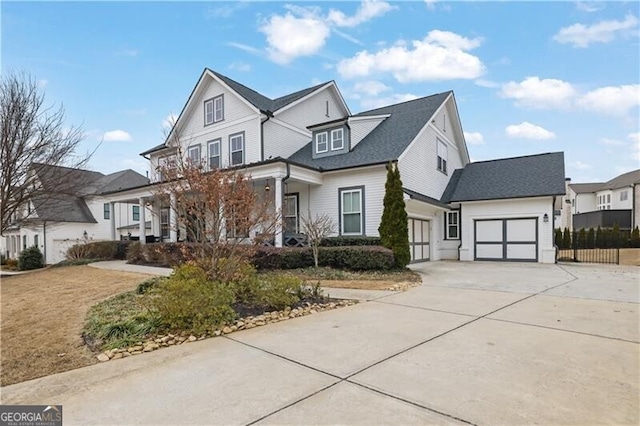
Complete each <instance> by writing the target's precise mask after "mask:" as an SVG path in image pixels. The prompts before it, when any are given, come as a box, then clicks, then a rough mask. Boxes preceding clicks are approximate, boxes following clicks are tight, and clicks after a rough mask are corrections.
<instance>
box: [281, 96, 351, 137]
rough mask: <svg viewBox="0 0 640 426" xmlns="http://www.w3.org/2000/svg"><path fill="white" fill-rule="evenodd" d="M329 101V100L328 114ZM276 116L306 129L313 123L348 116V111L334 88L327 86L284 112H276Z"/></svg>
mask: <svg viewBox="0 0 640 426" xmlns="http://www.w3.org/2000/svg"><path fill="white" fill-rule="evenodd" d="M327 102H329V114H328V115H327V114H326V112H327V105H326V104H327ZM275 117H276V118H278V120H282V121H284V122H286V123H289V124H291V125H293V126H295V127H297V128H299V129H306V128H307V126H311V125H312V124H319V123H323V122H326V121H332V120H337V119H339V118H343V117H346V112H345V111H344V110H343V107H342V103H341V102H340V101H339V99H338V97H337V96H336V95H335V94H334V92H333V90H332V89H331V88H327V89H324V90H322V91H321V92H318V93H316V94H314V95H313V96H311V97H310V98H308V99H306V100H304V101H303V102H300V103H299V104H296V105H294V106H293V107H291V108H289V109H287V110H285V111H283V112H282V113H277V112H276V114H275Z"/></svg>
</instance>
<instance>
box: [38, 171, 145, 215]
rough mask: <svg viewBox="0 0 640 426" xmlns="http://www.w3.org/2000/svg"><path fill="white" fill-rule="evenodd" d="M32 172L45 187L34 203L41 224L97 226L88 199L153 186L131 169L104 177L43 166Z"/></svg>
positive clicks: (90, 172) (97, 174)
mask: <svg viewBox="0 0 640 426" xmlns="http://www.w3.org/2000/svg"><path fill="white" fill-rule="evenodd" d="M32 168H33V170H34V171H35V172H36V174H37V176H38V178H39V180H40V183H41V184H42V191H38V193H36V194H35V195H34V196H33V197H32V199H31V201H32V202H33V205H34V207H35V210H36V213H37V215H38V220H40V221H50V222H81V223H95V222H96V219H95V218H94V217H93V215H92V214H91V211H90V210H89V207H87V204H86V202H85V200H84V197H86V196H91V195H100V194H103V193H106V192H113V191H118V190H124V189H128V188H133V187H136V186H142V185H147V184H148V183H149V179H147V178H146V177H144V176H142V175H141V174H139V173H137V172H134V171H133V170H130V169H128V170H122V171H119V172H115V173H111V174H108V175H104V174H102V173H100V172H94V171H91V170H83V169H73V168H69V167H62V166H52V165H48V164H39V163H34V164H33V166H32Z"/></svg>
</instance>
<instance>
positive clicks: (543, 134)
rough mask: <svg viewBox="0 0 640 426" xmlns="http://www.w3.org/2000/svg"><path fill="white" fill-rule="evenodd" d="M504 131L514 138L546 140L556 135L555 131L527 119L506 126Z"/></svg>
mask: <svg viewBox="0 0 640 426" xmlns="http://www.w3.org/2000/svg"><path fill="white" fill-rule="evenodd" d="M504 131H505V133H506V134H507V136H508V137H510V138H514V139H534V140H547V139H554V138H555V137H556V134H555V133H553V132H550V131H549V130H547V129H545V128H543V127H540V126H536V125H535V124H531V123H529V122H527V121H523V122H522V123H520V124H512V125H510V126H507V127H506V128H505V129H504Z"/></svg>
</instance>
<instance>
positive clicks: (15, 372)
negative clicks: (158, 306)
mask: <svg viewBox="0 0 640 426" xmlns="http://www.w3.org/2000/svg"><path fill="white" fill-rule="evenodd" d="M148 277H149V276H148V275H143V274H134V273H130V272H118V271H109V270H103V269H96V268H92V267H89V266H70V267H66V268H50V269H46V270H42V271H37V272H31V273H28V274H23V275H16V276H12V277H6V278H5V277H3V278H2V284H1V285H0V307H1V308H2V318H1V321H0V345H1V347H2V353H1V355H0V361H1V363H2V370H1V373H0V383H1V384H2V386H6V385H9V384H12V383H18V382H22V381H25V380H30V379H35V378H37V377H42V376H46V375H49V374H53V373H59V372H62V371H67V370H72V369H75V368H78V367H83V366H86V365H90V364H94V363H96V362H97V361H96V358H95V355H93V354H92V353H91V352H90V351H89V350H88V349H87V347H86V346H85V345H84V342H83V341H82V338H81V331H82V327H83V323H84V320H85V316H86V314H87V311H88V310H89V308H90V307H91V306H92V305H93V304H95V303H96V302H99V301H100V300H103V299H105V298H107V297H110V296H113V295H116V294H119V293H122V292H123V291H128V290H132V289H135V288H136V285H137V284H138V283H139V282H141V281H143V280H145V279H146V278H148Z"/></svg>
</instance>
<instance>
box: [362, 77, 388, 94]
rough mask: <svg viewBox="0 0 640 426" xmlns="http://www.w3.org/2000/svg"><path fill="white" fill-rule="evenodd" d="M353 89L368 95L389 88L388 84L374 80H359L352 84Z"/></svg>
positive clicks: (385, 90)
mask: <svg viewBox="0 0 640 426" xmlns="http://www.w3.org/2000/svg"><path fill="white" fill-rule="evenodd" d="M353 90H354V91H355V92H358V93H363V94H365V95H368V96H378V95H379V94H380V93H382V92H387V91H389V90H391V88H390V87H389V86H387V85H386V84H384V83H381V82H379V81H376V80H369V81H361V82H358V83H356V84H355V85H354V86H353Z"/></svg>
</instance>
